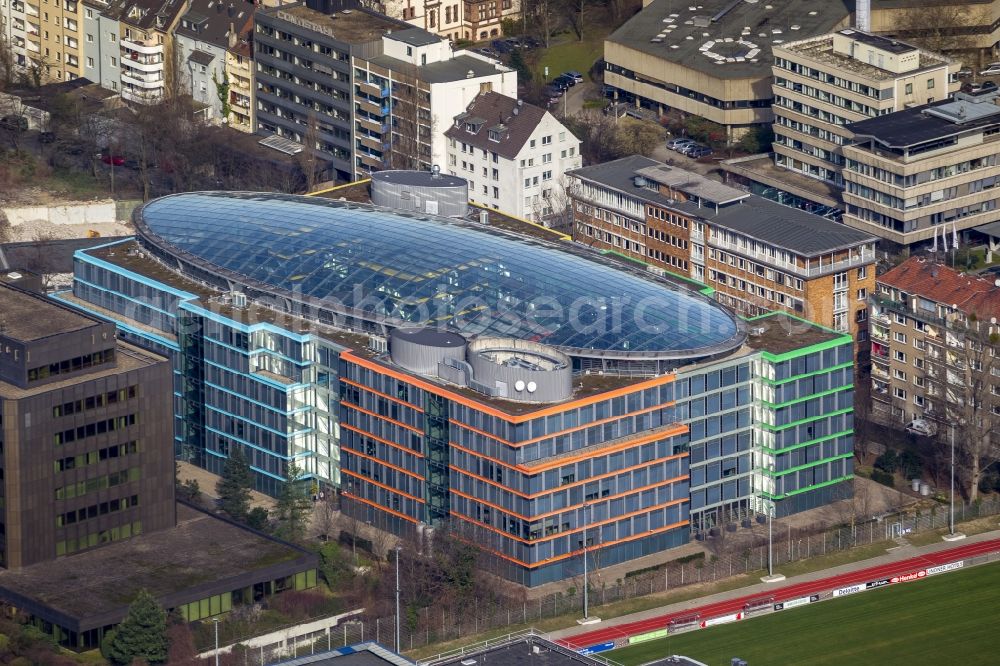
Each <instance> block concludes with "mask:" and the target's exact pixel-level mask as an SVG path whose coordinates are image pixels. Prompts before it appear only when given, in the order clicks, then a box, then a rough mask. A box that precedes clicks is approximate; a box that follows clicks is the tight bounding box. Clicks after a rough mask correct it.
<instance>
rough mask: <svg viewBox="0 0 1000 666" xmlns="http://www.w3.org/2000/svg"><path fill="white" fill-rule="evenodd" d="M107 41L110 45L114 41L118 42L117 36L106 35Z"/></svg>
mask: <svg viewBox="0 0 1000 666" xmlns="http://www.w3.org/2000/svg"><path fill="white" fill-rule="evenodd" d="M108 41H109V42H111V43H112V44H114V43H115V42H116V41H118V35H116V34H115V33H113V32H112V33H108Z"/></svg>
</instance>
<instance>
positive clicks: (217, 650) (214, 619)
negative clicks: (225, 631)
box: [212, 617, 219, 666]
mask: <svg viewBox="0 0 1000 666" xmlns="http://www.w3.org/2000/svg"><path fill="white" fill-rule="evenodd" d="M212 624H214V625H215V666H219V618H217V617H213V618H212Z"/></svg>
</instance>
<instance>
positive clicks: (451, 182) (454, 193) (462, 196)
mask: <svg viewBox="0 0 1000 666" xmlns="http://www.w3.org/2000/svg"><path fill="white" fill-rule="evenodd" d="M371 189H372V203H373V204H375V205H376V206H384V207H386V208H392V209H393V210H399V211H409V212H412V213H422V214H425V215H443V216H445V217H465V214H466V212H467V211H468V208H469V183H468V181H466V180H465V179H464V178H459V177H458V176H449V175H446V174H442V173H438V172H436V171H434V172H431V171H376V172H375V173H373V174H372V188H371Z"/></svg>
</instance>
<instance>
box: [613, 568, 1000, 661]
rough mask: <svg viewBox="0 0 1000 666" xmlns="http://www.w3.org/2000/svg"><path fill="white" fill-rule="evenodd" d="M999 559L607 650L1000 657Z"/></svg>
mask: <svg viewBox="0 0 1000 666" xmlns="http://www.w3.org/2000/svg"><path fill="white" fill-rule="evenodd" d="M998 598H1000V563H994V564H988V565H983V566H980V567H976V568H973V569H966V570H964V571H958V572H953V573H947V574H941V575H938V576H934V577H931V578H926V579H923V580H919V581H914V582H911V583H897V584H895V585H891V586H889V587H885V588H881V589H875V590H869V591H867V592H863V593H860V594H855V595H852V596H849V597H844V598H842V599H833V600H830V601H823V602H820V603H816V604H813V605H811V606H805V607H801V608H796V609H793V610H787V611H781V612H777V613H773V614H769V615H766V616H762V617H759V618H756V619H754V618H751V619H747V620H743V621H741V622H736V623H734V624H729V625H724V626H719V627H712V628H710V629H699V630H697V631H693V632H690V633H685V634H678V635H675V636H670V637H668V638H664V639H660V640H655V641H649V642H648V643H641V644H639V645H636V646H634V647H629V648H625V649H622V650H615V651H614V652H606V653H605V656H608V657H610V658H611V659H613V660H615V661H618V662H621V663H622V664H624V665H625V666H638V665H639V664H644V663H646V662H650V661H655V660H657V659H661V658H663V657H665V656H667V655H670V654H683V655H686V656H689V657H692V658H693V659H697V660H699V661H702V662H704V663H706V664H708V665H709V666H728V665H729V663H730V660H731V659H732V658H733V657H741V658H743V659H745V660H747V662H748V663H749V665H750V666H785V665H786V664H809V665H814V664H837V665H838V666H839V665H842V664H878V665H879V666H884V665H886V664H907V665H909V664H925V663H927V664H954V665H955V666H958V665H961V666H987V665H992V664H998V663H1000V645H998V643H997V639H998V636H1000V634H998V629H997V627H998V626H1000V602H998Z"/></svg>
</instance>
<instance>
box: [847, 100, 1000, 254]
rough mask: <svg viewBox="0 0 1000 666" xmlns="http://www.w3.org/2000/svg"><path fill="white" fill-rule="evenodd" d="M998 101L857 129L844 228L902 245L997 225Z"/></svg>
mask: <svg viewBox="0 0 1000 666" xmlns="http://www.w3.org/2000/svg"><path fill="white" fill-rule="evenodd" d="M998 100H1000V93H997V92H996V91H989V92H986V93H982V94H978V95H969V94H966V93H956V94H955V96H954V99H952V100H950V101H944V102H935V103H934V104H925V105H922V106H918V107H913V108H911V109H906V110H903V111H898V112H896V113H893V114H889V115H885V116H879V117H877V118H870V119H868V120H862V121H860V122H857V123H853V124H851V125H849V126H848V128H847V129H848V130H849V131H850V132H852V133H853V134H854V143H852V144H851V145H849V146H844V149H843V150H844V157H845V160H846V163H845V165H844V170H843V176H844V187H845V189H844V203H845V205H846V209H845V213H844V222H845V223H846V224H848V225H849V226H852V227H854V228H856V229H861V230H864V231H866V232H867V233H871V234H874V235H876V236H879V237H881V238H883V239H884V240H886V241H890V242H892V243H896V244H898V245H912V244H915V243H919V242H922V241H929V240H931V238H932V237H934V236H935V235H938V234H939V233H942V232H953V231H961V230H963V229H969V228H972V227H976V226H979V225H982V224H985V223H987V222H993V221H995V220H997V219H998V216H1000V212H998V211H997V205H998V203H1000V189H998V188H997V185H998V184H1000V147H998V146H1000V143H998V141H997V138H998V135H1000V105H998Z"/></svg>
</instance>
